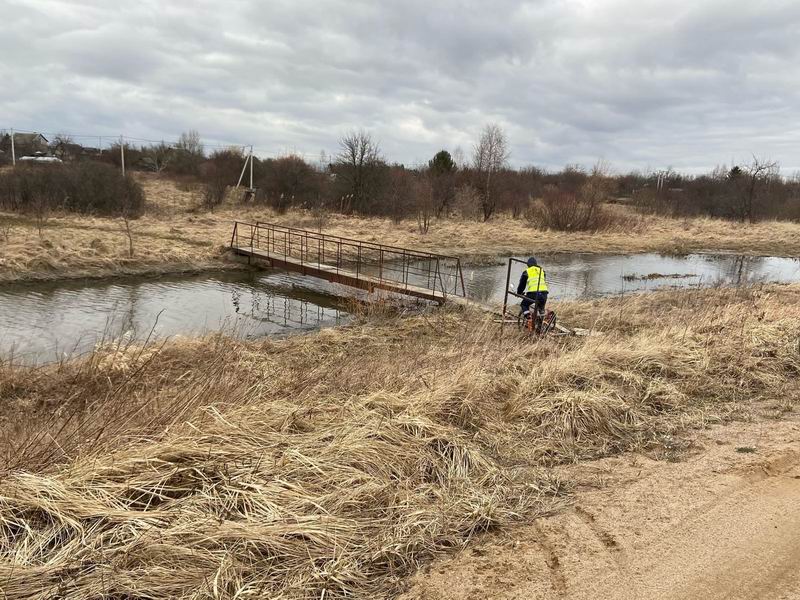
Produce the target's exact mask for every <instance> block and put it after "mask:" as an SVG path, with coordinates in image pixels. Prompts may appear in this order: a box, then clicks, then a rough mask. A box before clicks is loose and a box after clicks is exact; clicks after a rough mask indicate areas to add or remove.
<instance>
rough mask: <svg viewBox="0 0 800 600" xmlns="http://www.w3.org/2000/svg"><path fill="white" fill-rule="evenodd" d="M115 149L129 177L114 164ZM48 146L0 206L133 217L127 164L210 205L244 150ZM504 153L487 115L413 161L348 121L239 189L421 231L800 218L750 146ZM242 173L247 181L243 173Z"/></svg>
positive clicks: (2, 178)
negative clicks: (723, 162) (463, 151)
mask: <svg viewBox="0 0 800 600" xmlns="http://www.w3.org/2000/svg"><path fill="white" fill-rule="evenodd" d="M2 143H4V142H3V139H2V136H0V161H4V162H5V163H8V162H9V153H8V152H6V151H5V148H4V147H2ZM123 149H124V155H125V164H126V171H127V173H128V176H127V178H126V179H123V178H122V175H121V172H120V167H121V155H122V152H121V150H123ZM46 150H47V153H48V154H50V155H52V156H54V157H56V158H59V159H60V160H62V161H63V162H62V163H57V164H52V163H48V164H41V165H40V164H37V163H32V164H25V165H24V166H20V163H18V168H17V169H4V170H3V171H0V209H4V210H14V211H21V212H25V211H31V212H36V211H37V210H41V209H42V208H48V209H51V210H52V209H65V210H72V211H76V212H85V213H91V214H109V215H123V216H131V217H135V216H137V215H139V214H141V212H142V211H143V210H144V196H143V194H142V193H141V188H140V187H139V186H138V185H137V184H136V182H135V181H134V180H133V179H132V178H131V177H130V175H129V174H130V172H131V171H149V172H155V173H161V174H164V175H170V176H173V177H175V178H176V179H178V180H181V181H185V182H186V183H187V184H197V185H198V186H201V189H202V191H203V193H202V197H203V206H204V207H205V208H207V209H209V210H213V208H214V207H215V206H217V205H219V204H221V203H222V202H223V201H224V200H225V199H226V198H227V197H228V193H229V189H230V187H231V186H233V185H235V184H236V182H237V180H238V179H239V176H240V174H241V173H242V168H243V166H244V163H245V159H246V156H245V154H244V151H243V150H242V149H241V148H238V147H231V148H227V149H222V150H214V151H213V152H211V153H207V152H206V151H205V148H204V146H203V144H202V142H201V138H200V135H199V134H198V133H197V132H196V131H190V132H187V133H184V134H182V135H181V137H180V139H179V140H178V142H177V143H174V144H167V143H164V142H162V143H160V144H153V145H145V146H135V145H132V144H127V143H126V144H125V145H124V148H120V146H119V144H116V145H114V146H111V147H110V148H104V149H94V148H85V147H83V146H80V145H78V144H75V143H74V142H73V141H72V140H71V139H70V138H69V137H68V136H56V138H55V139H54V140H53V141H52V142H48V146H47V148H46ZM40 154H41V152H40ZM508 161H509V144H508V138H507V136H506V134H505V132H504V131H503V130H502V128H500V127H499V126H498V125H495V124H490V125H487V126H486V127H485V128H484V129H483V131H482V132H481V135H480V137H479V139H478V140H477V141H476V143H475V145H474V146H473V148H472V153H471V156H469V157H461V156H457V157H455V158H454V157H453V156H452V155H451V154H450V153H449V152H448V151H447V150H441V151H439V152H437V153H436V154H434V155H433V157H432V158H431V159H430V160H429V161H428V163H427V164H425V165H422V166H414V167H408V166H404V165H402V164H397V163H392V162H390V161H389V160H388V159H387V158H386V157H385V156H384V154H383V152H382V150H381V148H380V145H379V143H378V142H377V141H376V140H375V139H374V138H373V137H372V136H371V135H370V134H369V133H367V132H364V131H355V132H352V133H349V134H347V135H344V136H343V137H342V138H341V139H340V140H339V149H338V152H337V153H336V154H335V155H333V156H331V157H326V156H325V155H324V154H323V155H321V157H320V159H319V160H318V161H314V162H310V161H307V160H306V159H304V158H303V157H301V156H298V155H294V154H289V155H286V156H282V157H280V158H267V159H258V158H254V160H253V182H254V188H255V189H256V192H255V193H254V194H244V195H242V196H241V201H243V202H245V201H246V202H251V203H260V204H263V205H267V206H270V207H272V208H273V209H275V210H276V211H278V212H284V211H286V210H288V209H289V208H306V209H312V210H324V211H335V212H340V213H343V214H359V215H375V216H384V217H390V218H392V219H395V220H397V221H399V220H402V219H407V218H411V219H416V220H417V223H418V224H419V227H420V230H421V231H423V232H425V231H427V230H428V227H429V226H430V223H431V221H432V220H433V219H434V218H447V217H454V216H455V217H460V218H467V219H478V220H484V221H486V220H489V219H491V218H492V217H494V216H496V215H498V214H507V215H510V216H512V217H514V218H525V219H528V220H529V221H530V222H532V223H533V224H534V225H537V226H540V227H545V228H551V229H557V230H563V231H597V230H601V229H605V228H607V227H609V226H613V225H616V224H618V223H617V221H618V220H619V219H620V218H624V217H621V215H622V213H621V212H620V211H613V210H609V208H608V206H607V205H608V203H618V204H628V205H630V206H633V207H635V208H637V209H639V210H641V211H643V212H649V213H655V214H661V215H669V216H677V217H690V216H708V217H715V218H723V219H731V220H738V221H744V222H755V221H758V220H764V219H782V220H800V178H799V177H797V176H795V177H793V178H785V177H782V176H781V175H780V172H779V166H778V164H777V163H776V162H773V161H767V160H763V159H760V158H758V157H755V156H754V157H753V159H752V161H751V162H749V163H747V164H742V165H734V166H731V167H718V168H716V169H714V170H713V171H712V172H710V173H708V174H704V175H693V176H691V175H685V174H681V173H677V172H675V171H672V170H669V171H662V172H659V173H638V172H634V173H628V174H624V175H619V174H613V173H612V172H611V169H610V168H609V166H608V165H606V164H605V163H603V162H602V161H601V162H598V163H597V164H595V165H594V166H593V167H592V168H590V169H585V168H583V167H581V166H579V165H567V166H566V167H565V168H564V169H562V170H561V171H559V172H550V171H547V170H545V169H541V168H538V167H535V166H529V167H524V168H519V169H514V168H511V167H510V166H509V162H508ZM244 182H245V183H249V173H248V174H247V175H246V176H245V180H244ZM137 188H138V189H137ZM37 207H39V208H38V209H37Z"/></svg>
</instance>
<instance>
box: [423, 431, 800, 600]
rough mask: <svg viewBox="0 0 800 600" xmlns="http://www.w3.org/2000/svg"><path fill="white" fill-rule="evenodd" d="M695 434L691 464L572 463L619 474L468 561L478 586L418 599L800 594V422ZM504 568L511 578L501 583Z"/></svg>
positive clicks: (788, 597) (747, 598) (590, 473)
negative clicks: (476, 562) (477, 570)
mask: <svg viewBox="0 0 800 600" xmlns="http://www.w3.org/2000/svg"><path fill="white" fill-rule="evenodd" d="M696 442H697V447H699V448H701V449H702V450H701V451H700V452H698V453H696V454H694V455H692V456H690V457H688V458H687V459H686V460H685V461H684V462H681V463H666V462H659V461H655V460H653V459H650V458H647V457H645V456H642V455H632V456H629V457H620V458H612V459H608V460H603V461H598V462H595V463H593V464H591V465H588V466H584V465H577V466H576V467H575V468H572V467H570V468H569V469H565V470H564V473H565V475H567V476H569V475H571V476H572V478H573V479H574V480H575V481H576V482H577V485H581V484H582V483H586V482H588V483H594V482H596V480H597V473H598V472H603V473H605V472H608V473H610V474H612V475H613V476H612V477H609V478H608V480H607V483H606V485H605V486H597V485H594V486H593V487H586V489H584V490H583V491H581V492H579V493H578V494H577V495H576V498H575V500H576V505H574V508H573V509H568V510H566V511H564V512H562V513H560V514H556V515H554V516H552V517H547V518H542V519H538V520H537V521H536V522H535V523H533V524H529V525H525V526H524V527H520V528H517V529H512V530H509V531H508V533H507V534H505V535H508V538H507V539H508V542H506V545H505V546H502V545H499V546H498V547H497V553H496V554H490V555H489V557H490V560H491V562H490V563H489V564H484V565H483V573H481V574H480V575H479V576H477V577H476V576H474V571H470V568H469V565H467V564H464V563H461V565H462V567H461V568H462V570H461V571H460V573H461V575H460V577H462V578H463V579H462V580H465V579H466V578H467V577H469V579H468V584H467V585H464V586H463V587H461V588H454V587H453V586H452V581H453V580H452V579H451V580H449V583H450V584H451V585H449V586H445V585H440V586H437V582H436V580H435V579H434V580H427V581H421V582H420V586H419V587H418V588H417V589H418V590H419V591H421V592H422V591H425V590H428V591H429V592H430V593H429V595H427V596H410V597H414V598H419V597H425V598H426V600H427V599H433V598H443V597H447V598H454V599H455V598H457V599H458V600H472V599H476V598H502V599H504V600H505V599H508V598H515V599H516V598H541V599H548V600H551V599H552V600H555V599H569V600H597V599H599V598H609V599H614V600H690V599H692V600H693V599H695V598H703V600H723V599H725V600H757V599H758V600H760V599H770V600H773V599H774V600H800V568H798V565H800V543H799V542H798V540H800V421H798V420H797V419H792V420H786V421H780V422H777V421H776V422H760V423H749V424H747V423H740V424H734V425H729V426H727V427H724V428H719V429H713V430H706V431H704V432H701V433H699V434H698V437H697V440H696ZM745 449H746V450H745ZM534 565H541V567H540V568H539V569H535V568H534V569H531V567H532V566H534ZM500 573H502V574H508V575H509V576H510V577H511V579H512V585H510V586H505V585H503V586H498V585H497V582H496V579H493V574H500ZM433 590H435V592H436V593H433V592H432V591H433Z"/></svg>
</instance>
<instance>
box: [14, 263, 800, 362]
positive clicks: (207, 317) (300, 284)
mask: <svg viewBox="0 0 800 600" xmlns="http://www.w3.org/2000/svg"><path fill="white" fill-rule="evenodd" d="M520 258H524V257H520ZM539 260H540V263H541V264H542V265H543V266H544V268H545V269H546V271H547V278H548V282H549V287H550V297H551V299H552V300H553V301H558V300H567V299H574V298H583V297H592V296H602V295H616V294H621V293H628V292H641V291H647V290H654V289H660V288H664V287H671V286H672V287H676V288H684V287H698V286H710V285H741V284H745V283H757V282H779V283H790V282H797V281H800V261H798V260H797V259H789V258H770V257H737V256H728V255H710V254H694V255H689V256H682V257H675V256H661V255H657V254H638V255H636V254H635V255H598V254H552V255H547V256H545V255H543V256H540V257H539ZM521 270H522V266H521V265H518V264H516V265H514V268H513V269H512V274H511V281H512V284H513V285H514V287H516V282H517V281H518V279H519V274H520V273H521ZM464 279H465V285H466V288H467V294H468V295H469V296H470V297H472V298H474V299H476V300H480V301H483V302H487V303H501V302H502V300H503V290H504V286H505V282H506V262H505V261H503V260H502V259H498V263H497V264H494V265H488V266H473V267H470V266H468V265H467V266H466V267H465V268H464ZM352 293H353V292H352V290H351V289H349V288H343V287H340V286H335V285H332V284H329V283H326V282H323V281H320V280H316V279H313V278H310V277H302V276H299V275H293V274H287V273H283V272H279V271H258V272H250V271H247V272H242V271H240V272H228V273H215V274H202V275H190V276H187V275H184V276H174V277H161V278H157V279H124V280H122V279H121V280H114V281H94V282H70V283H56V284H28V285H8V286H5V287H4V288H3V289H2V290H0V356H2V357H4V358H5V359H8V358H9V357H13V360H14V361H16V362H26V363H38V362H48V361H53V360H59V359H60V358H62V357H63V356H65V355H66V356H69V355H74V354H81V353H84V352H88V351H90V350H91V349H92V348H93V347H94V346H95V345H96V344H97V343H99V342H102V341H103V340H111V339H117V338H120V337H123V338H125V339H138V340H143V339H147V338H148V337H157V338H163V337H167V336H173V335H196V334H202V333H207V332H210V331H219V330H226V331H229V332H231V333H233V334H235V335H238V336H242V337H262V336H271V335H288V334H292V333H297V332H304V331H309V330H313V329H318V328H321V327H329V326H334V325H337V324H341V323H343V322H346V321H347V319H348V313H347V312H346V307H345V302H344V301H343V300H342V299H341V297H340V296H341V295H348V294H349V295H352Z"/></svg>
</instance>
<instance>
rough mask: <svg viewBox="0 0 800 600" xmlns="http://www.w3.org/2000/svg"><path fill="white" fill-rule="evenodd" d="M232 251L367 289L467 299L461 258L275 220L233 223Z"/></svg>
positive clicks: (436, 298)
mask: <svg viewBox="0 0 800 600" xmlns="http://www.w3.org/2000/svg"><path fill="white" fill-rule="evenodd" d="M231 249H232V250H233V251H234V252H235V253H237V254H239V255H241V256H246V257H248V260H250V259H256V260H263V261H266V262H267V263H268V264H269V265H270V266H272V267H277V268H280V269H284V270H286V271H292V272H296V273H301V274H303V275H310V276H312V277H318V278H320V279H324V280H326V281H330V282H333V283H339V284H342V285H347V286H350V287H354V288H359V289H362V290H366V291H369V292H373V291H375V290H385V291H387V292H392V293H396V294H403V295H407V296H413V297H416V298H422V299H424V300H430V301H433V302H438V303H439V304H443V303H444V302H445V301H447V300H448V299H454V300H455V299H457V300H459V301H460V302H461V303H464V302H465V301H466V298H465V297H466V289H465V287H464V275H463V273H462V271H461V260H460V259H459V258H458V257H455V256H445V255H443V254H435V253H433V252H425V251H419V250H410V249H408V248H400V247H397V246H387V245H384V244H377V243H374V242H368V241H365V240H355V239H350V238H345V237H340V236H336V235H329V234H325V233H317V232H314V231H308V230H305V229H296V228H293V227H285V226H283V225H276V224H274V223H264V222H261V221H256V222H255V223H246V222H242V221H237V222H236V223H234V226H233V233H232V235H231Z"/></svg>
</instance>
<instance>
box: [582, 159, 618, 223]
mask: <svg viewBox="0 0 800 600" xmlns="http://www.w3.org/2000/svg"><path fill="white" fill-rule="evenodd" d="M613 187H614V184H613V181H612V180H611V167H610V166H609V164H608V163H607V162H606V161H604V160H602V159H601V160H598V161H597V162H596V163H595V164H594V166H593V167H592V171H591V173H590V174H589V176H588V177H587V178H586V180H585V181H584V182H583V185H581V187H580V188H579V192H578V199H579V200H580V201H581V202H582V203H583V205H584V207H583V211H582V217H581V221H582V222H580V223H577V224H576V229H578V230H587V229H590V228H591V224H592V223H593V222H594V220H595V218H596V216H597V212H598V211H599V210H600V205H601V204H602V203H603V202H605V201H606V200H608V197H609V196H610V195H611V192H612V189H613Z"/></svg>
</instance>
